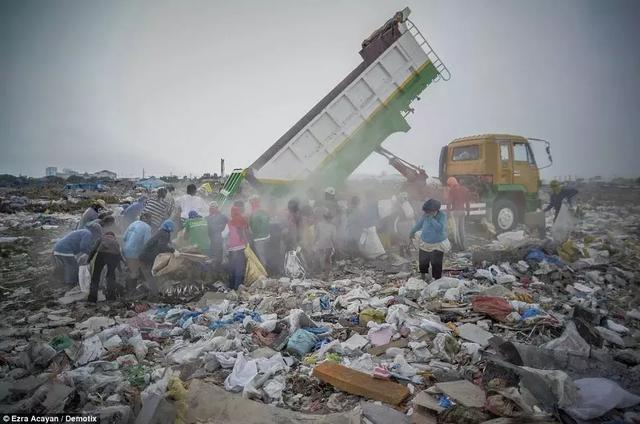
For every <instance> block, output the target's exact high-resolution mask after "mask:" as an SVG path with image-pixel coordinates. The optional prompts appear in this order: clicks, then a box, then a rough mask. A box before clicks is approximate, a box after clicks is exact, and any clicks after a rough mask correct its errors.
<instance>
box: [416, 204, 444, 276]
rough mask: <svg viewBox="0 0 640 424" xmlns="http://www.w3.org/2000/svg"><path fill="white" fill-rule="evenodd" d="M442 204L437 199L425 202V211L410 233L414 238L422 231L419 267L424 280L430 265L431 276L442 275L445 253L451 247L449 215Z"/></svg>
mask: <svg viewBox="0 0 640 424" xmlns="http://www.w3.org/2000/svg"><path fill="white" fill-rule="evenodd" d="M440 206H441V204H440V202H439V201H438V200H435V199H429V200H427V201H426V202H424V204H423V205H422V211H423V212H424V213H423V214H422V216H421V217H420V219H418V221H417V222H416V224H415V225H414V226H413V228H412V229H411V233H410V235H409V238H410V239H411V240H413V239H414V236H415V234H416V232H418V231H422V233H421V234H420V244H419V249H418V267H419V269H420V274H421V276H422V279H423V280H425V279H426V275H427V273H428V272H429V265H431V276H432V277H433V279H434V280H437V279H439V278H441V277H442V261H443V259H444V254H445V252H448V251H449V250H450V249H451V244H450V243H449V240H448V239H447V215H446V214H445V213H444V212H442V211H441V210H440ZM425 281H426V280H425Z"/></svg>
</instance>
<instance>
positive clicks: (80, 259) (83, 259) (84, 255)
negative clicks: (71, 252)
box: [78, 253, 89, 265]
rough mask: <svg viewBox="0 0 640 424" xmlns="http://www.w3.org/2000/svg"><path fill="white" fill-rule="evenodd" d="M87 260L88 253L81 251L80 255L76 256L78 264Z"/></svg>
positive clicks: (85, 262) (82, 263)
mask: <svg viewBox="0 0 640 424" xmlns="http://www.w3.org/2000/svg"><path fill="white" fill-rule="evenodd" d="M88 260H89V255H87V254H86V253H83V254H82V255H80V256H78V265H86V264H87V261H88Z"/></svg>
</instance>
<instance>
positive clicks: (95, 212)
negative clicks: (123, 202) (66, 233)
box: [76, 199, 107, 230]
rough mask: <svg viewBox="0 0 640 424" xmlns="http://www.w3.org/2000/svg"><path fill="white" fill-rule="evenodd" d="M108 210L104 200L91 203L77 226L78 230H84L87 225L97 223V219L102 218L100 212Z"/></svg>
mask: <svg viewBox="0 0 640 424" xmlns="http://www.w3.org/2000/svg"><path fill="white" fill-rule="evenodd" d="M106 208H107V204H106V202H105V201H104V200H102V199H96V200H94V201H93V202H92V203H91V206H89V207H88V208H87V210H85V211H84V213H83V214H82V217H81V218H80V222H78V225H77V226H76V230H80V229H82V228H84V226H85V225H87V224H88V223H89V222H91V221H95V220H96V219H98V218H100V212H102V211H103V210H104V209H106Z"/></svg>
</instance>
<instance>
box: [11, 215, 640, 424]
mask: <svg viewBox="0 0 640 424" xmlns="http://www.w3.org/2000/svg"><path fill="white" fill-rule="evenodd" d="M639 216H640V214H639V213H638V211H635V210H634V211H632V213H630V214H626V215H625V214H620V213H619V212H616V211H614V210H611V209H609V208H608V207H606V206H602V207H597V208H596V207H591V208H587V209H585V210H584V218H583V219H582V220H580V221H579V222H577V223H576V227H575V228H574V229H573V231H572V235H571V237H569V238H567V239H566V240H564V241H562V242H558V240H555V241H554V240H550V239H547V240H536V239H531V238H529V237H528V236H527V234H526V233H525V232H523V231H516V232H512V233H505V234H502V235H500V236H499V237H498V239H497V240H496V241H494V242H493V243H490V244H488V245H484V246H482V248H481V249H478V251H474V252H460V253H455V254H451V255H448V256H447V259H446V261H445V266H444V268H445V269H444V274H445V276H444V277H442V278H440V279H438V280H434V281H423V280H421V279H418V278H415V275H418V273H417V271H416V270H415V269H414V268H413V267H414V266H415V265H414V264H413V263H412V262H411V261H407V260H404V259H402V258H399V257H397V256H394V255H388V256H387V257H386V259H377V260H376V261H375V262H368V261H364V260H362V259H359V260H342V261H339V262H338V263H337V264H336V267H335V269H334V270H333V273H332V275H333V277H332V278H331V279H330V280H328V281H324V280H320V279H315V278H311V277H309V276H307V277H306V278H286V277H283V278H277V279H275V278H264V277H263V278H260V279H258V280H257V281H255V282H254V283H253V284H251V285H249V286H248V287H244V286H243V287H242V288H241V289H240V290H238V291H237V292H234V291H228V290H227V289H226V288H225V287H224V285H223V284H215V285H211V286H203V288H205V289H206V290H208V291H205V292H204V294H202V295H201V296H200V295H198V296H197V299H195V300H189V301H185V302H178V303H175V302H174V303H170V302H166V303H157V304H156V303H153V304H150V303H146V302H141V301H128V302H125V301H121V302H112V303H108V304H105V303H98V305H97V306H91V305H89V304H86V303H85V302H84V301H83V294H82V293H79V294H74V293H73V292H66V293H65V290H64V289H56V288H51V289H50V290H48V291H43V292H37V293H36V292H35V291H32V290H30V289H29V288H28V287H25V286H18V285H15V286H11V287H2V289H3V297H2V300H0V310H2V312H3V322H2V324H1V327H0V410H2V411H5V412H16V413H18V412H26V411H30V412H43V413H44V412H46V413H60V412H81V413H92V414H96V415H99V416H100V417H101V418H102V419H105V420H109V422H131V421H133V420H134V419H135V420H137V421H138V422H142V423H148V422H153V421H154V420H158V419H159V417H163V418H166V417H167V415H166V414H167V413H170V414H173V415H171V416H172V417H174V418H175V419H176V420H182V421H187V422H194V421H198V420H199V421H204V420H207V419H213V418H211V417H212V416H216V415H215V414H216V413H218V412H219V411H218V410H216V408H222V406H220V405H221V404H222V403H225V404H226V402H229V403H233V404H234V405H236V406H237V408H227V409H226V411H227V412H225V413H230V414H233V413H237V414H239V413H240V412H239V411H240V410H243V409H244V410H251V411H254V413H256V414H257V413H260V414H261V413H263V412H264V414H267V415H265V416H269V417H272V415H269V414H275V412H273V411H274V409H273V408H272V409H269V410H266V409H264V410H263V409H259V408H260V406H265V405H264V404H267V405H270V406H277V407H279V409H278V410H288V411H286V412H287V413H290V414H300V413H305V414H316V415H318V414H322V415H327V416H329V415H328V414H333V415H331V417H333V418H332V420H334V421H332V422H347V421H344V420H346V419H347V418H349V419H350V417H353V416H354V415H353V414H356V415H357V416H358V418H359V419H361V420H362V421H363V422H373V423H387V422H389V423H397V422H407V423H408V422H445V423H460V422H464V423H476V422H477V423H480V422H496V423H497V422H500V423H506V422H513V423H515V422H533V421H535V422H574V420H575V422H584V421H587V420H592V419H600V420H602V421H604V422H638V420H640V407H639V406H638V405H640V396H639V395H640V351H639V350H638V342H639V341H640V296H638V286H637V283H638V270H639V266H638V263H640V262H638V261H639V260H640V249H639V245H640V243H639V238H638V231H637V229H638V217H639ZM604 223H606V225H605V224H604ZM634 229H635V230H634ZM12 242H13V243H17V241H16V240H13V241H12ZM25 243H27V242H25ZM24 246H27V248H28V246H29V244H28V243H27V244H25V245H24ZM45 296H46V299H45V300H43V297H45ZM84 297H86V296H84ZM191 297H193V296H191ZM34 298H37V299H39V300H37V301H36V300H34ZM25 312H27V313H25ZM224 392H226V393H233V394H237V396H231V397H225V395H224ZM214 394H215V395H214ZM207 396H209V397H207ZM239 402H244V403H242V405H246V406H238V405H240V403H239ZM256 404H257V405H258V406H256ZM167 411H170V412H167ZM216 411H217V412H216ZM229 411H236V412H229ZM257 411H263V412H257ZM278 414H284V412H282V413H280V412H278ZM278 416H279V417H282V415H278ZM309 416H312V415H288V417H289V418H290V419H291V420H293V421H295V420H299V419H302V418H301V417H307V418H308V417H309ZM233 417H235V419H236V422H245V421H244V420H243V418H240V417H239V416H231V418H229V417H227V419H233ZM307 418H305V419H307ZM308 419H311V418H308ZM343 419H344V420H343ZM273 420H274V421H275V418H273ZM341 420H342V421H341ZM492 420H496V421H492Z"/></svg>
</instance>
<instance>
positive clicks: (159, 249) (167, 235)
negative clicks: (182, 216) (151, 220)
mask: <svg viewBox="0 0 640 424" xmlns="http://www.w3.org/2000/svg"><path fill="white" fill-rule="evenodd" d="M174 227H175V225H174V224H173V221H171V220H169V219H168V220H166V221H164V222H163V223H162V225H160V229H159V230H158V231H156V233H155V234H154V235H153V236H152V237H151V238H150V239H149V240H148V241H147V242H146V243H145V244H144V247H143V248H142V252H141V253H140V260H141V261H142V262H144V263H146V264H153V261H155V259H156V256H158V254H160V253H165V252H173V251H175V249H174V248H173V247H171V245H170V243H171V231H173V229H174Z"/></svg>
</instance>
